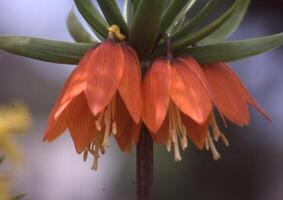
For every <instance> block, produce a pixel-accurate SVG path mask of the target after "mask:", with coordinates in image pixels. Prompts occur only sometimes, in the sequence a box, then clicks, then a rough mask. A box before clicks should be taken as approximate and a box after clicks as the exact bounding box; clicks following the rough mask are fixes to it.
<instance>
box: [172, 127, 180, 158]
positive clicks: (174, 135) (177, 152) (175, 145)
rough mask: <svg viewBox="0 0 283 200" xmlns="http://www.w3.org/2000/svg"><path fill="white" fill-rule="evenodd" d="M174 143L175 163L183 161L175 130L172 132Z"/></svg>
mask: <svg viewBox="0 0 283 200" xmlns="http://www.w3.org/2000/svg"><path fill="white" fill-rule="evenodd" d="M172 141H173V144H174V157H175V161H176V162H178V161H181V160H182V157H181V155H180V150H179V144H178V138H177V132H176V130H175V129H174V130H173V131H172Z"/></svg>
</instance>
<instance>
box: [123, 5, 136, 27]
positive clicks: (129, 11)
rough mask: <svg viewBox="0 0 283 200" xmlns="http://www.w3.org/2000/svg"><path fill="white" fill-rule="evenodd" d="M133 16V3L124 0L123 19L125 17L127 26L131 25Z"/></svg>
mask: <svg viewBox="0 0 283 200" xmlns="http://www.w3.org/2000/svg"><path fill="white" fill-rule="evenodd" d="M133 18H134V4H133V2H132V0H125V4H124V19H126V22H127V24H128V27H131V26H132V22H133Z"/></svg>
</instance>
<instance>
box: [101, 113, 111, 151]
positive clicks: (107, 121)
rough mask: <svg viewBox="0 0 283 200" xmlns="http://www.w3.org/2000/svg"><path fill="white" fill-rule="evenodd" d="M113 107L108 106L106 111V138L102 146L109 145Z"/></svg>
mask: <svg viewBox="0 0 283 200" xmlns="http://www.w3.org/2000/svg"><path fill="white" fill-rule="evenodd" d="M110 109H111V108H107V109H106V111H105V116H104V123H105V131H104V138H103V142H102V147H104V148H105V147H108V146H109V136H110V126H111V124H110V123H111V110H110Z"/></svg>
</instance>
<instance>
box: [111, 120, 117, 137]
mask: <svg viewBox="0 0 283 200" xmlns="http://www.w3.org/2000/svg"><path fill="white" fill-rule="evenodd" d="M111 127H112V134H113V135H116V134H117V123H116V122H112V125H111Z"/></svg>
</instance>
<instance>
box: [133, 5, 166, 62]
mask: <svg viewBox="0 0 283 200" xmlns="http://www.w3.org/2000/svg"><path fill="white" fill-rule="evenodd" d="M164 3H165V0H142V1H140V3H139V5H138V7H137V11H136V14H135V17H134V21H133V25H132V29H131V32H130V42H131V43H132V44H133V46H134V47H135V48H136V50H137V51H138V53H139V55H140V56H141V57H142V58H143V57H145V56H147V55H148V54H149V53H150V52H151V51H152V49H153V47H154V45H155V43H156V39H157V38H158V35H159V28H160V22H161V15H162V10H163V6H164Z"/></svg>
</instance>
